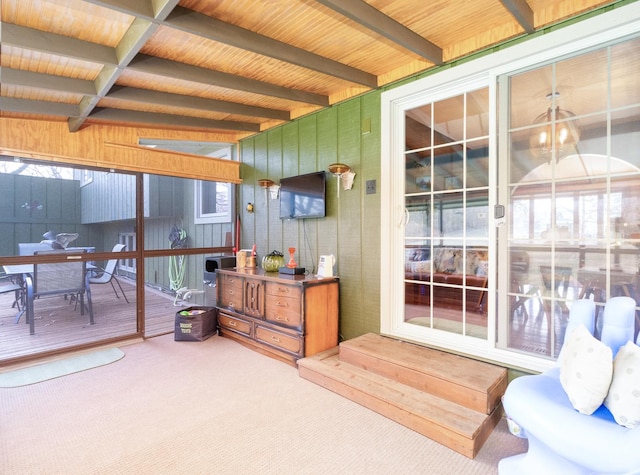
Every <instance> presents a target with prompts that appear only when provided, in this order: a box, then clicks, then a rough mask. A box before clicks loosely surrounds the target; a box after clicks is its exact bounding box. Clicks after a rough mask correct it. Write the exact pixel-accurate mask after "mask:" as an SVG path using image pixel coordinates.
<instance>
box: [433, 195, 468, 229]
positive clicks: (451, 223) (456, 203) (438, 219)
mask: <svg viewBox="0 0 640 475" xmlns="http://www.w3.org/2000/svg"><path fill="white" fill-rule="evenodd" d="M462 198H463V193H447V194H444V195H439V196H438V198H437V200H436V201H435V208H434V211H433V212H434V223H433V224H434V232H435V233H436V235H437V236H440V237H443V238H451V237H461V236H462V235H463V233H464V224H465V221H464V206H463V201H462Z"/></svg>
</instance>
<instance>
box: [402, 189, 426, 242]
mask: <svg viewBox="0 0 640 475" xmlns="http://www.w3.org/2000/svg"><path fill="white" fill-rule="evenodd" d="M405 203H406V204H405V206H406V210H407V213H408V221H407V224H406V226H405V236H406V237H407V238H425V237H429V236H431V196H430V195H421V196H410V197H407V199H406V200H405Z"/></svg>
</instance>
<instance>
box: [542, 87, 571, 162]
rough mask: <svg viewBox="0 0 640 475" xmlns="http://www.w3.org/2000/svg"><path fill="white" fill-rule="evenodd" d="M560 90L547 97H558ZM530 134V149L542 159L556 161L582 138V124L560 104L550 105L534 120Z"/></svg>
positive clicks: (549, 98) (550, 98)
mask: <svg viewBox="0 0 640 475" xmlns="http://www.w3.org/2000/svg"><path fill="white" fill-rule="evenodd" d="M559 96H560V93H559V92H556V93H553V94H551V93H550V94H548V95H547V99H548V100H552V99H557V98H558V97H559ZM533 125H534V128H533V129H532V130H531V134H530V136H529V150H531V153H532V154H533V155H534V156H535V157H538V158H540V159H542V160H545V161H548V162H550V161H551V160H555V161H556V163H557V162H558V161H559V160H560V159H561V158H563V157H564V156H565V155H567V154H569V153H570V152H571V151H572V150H573V149H574V148H575V146H576V145H577V143H578V140H579V139H580V126H579V124H578V121H577V120H576V119H575V114H574V113H573V112H571V111H569V110H566V109H561V108H560V106H555V107H549V108H548V109H547V111H546V112H544V113H542V114H540V115H539V116H538V117H536V118H535V119H534V121H533Z"/></svg>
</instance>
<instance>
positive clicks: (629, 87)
mask: <svg viewBox="0 0 640 475" xmlns="http://www.w3.org/2000/svg"><path fill="white" fill-rule="evenodd" d="M638 51H640V38H636V39H634V40H631V41H625V42H624V43H620V44H619V45H615V46H612V47H611V107H613V108H614V109H615V108H618V107H625V106H628V105H630V104H639V103H640V88H639V87H638V85H637V83H636V82H635V81H628V80H627V79H628V78H637V77H640V55H638ZM637 116H638V115H637V114H636V117H637ZM636 150H637V149H636Z"/></svg>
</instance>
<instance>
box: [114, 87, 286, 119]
mask: <svg viewBox="0 0 640 475" xmlns="http://www.w3.org/2000/svg"><path fill="white" fill-rule="evenodd" d="M106 97H109V98H113V99H120V100H126V101H135V102H141V103H144V104H153V105H161V106H170V107H187V108H189V109H195V110H203V111H214V112H224V113H227V114H234V115H246V116H250V117H251V116H254V117H264V118H268V119H277V120H285V121H289V120H291V114H290V113H289V111H283V110H276V109H267V108H266V107H256V106H250V105H246V104H238V103H235V102H227V101H218V100H214V99H204V98H201V97H193V96H185V95H182V94H171V93H167V92H159V91H150V90H147V89H138V88H134V87H118V86H116V87H115V88H113V89H112V90H111V91H110V92H109V93H108V94H107V96H106Z"/></svg>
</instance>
